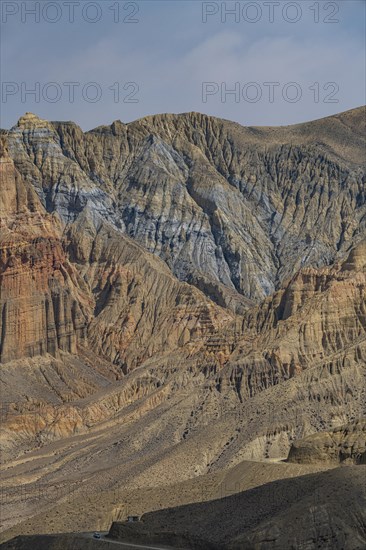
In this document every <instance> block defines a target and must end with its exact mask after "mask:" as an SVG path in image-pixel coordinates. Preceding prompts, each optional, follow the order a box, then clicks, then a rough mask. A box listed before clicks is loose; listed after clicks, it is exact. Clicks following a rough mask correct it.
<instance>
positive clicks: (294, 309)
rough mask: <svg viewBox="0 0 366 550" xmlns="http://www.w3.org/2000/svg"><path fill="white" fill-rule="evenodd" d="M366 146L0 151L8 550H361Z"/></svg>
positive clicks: (364, 142) (276, 135)
mask: <svg viewBox="0 0 366 550" xmlns="http://www.w3.org/2000/svg"><path fill="white" fill-rule="evenodd" d="M365 130H366V111H365V108H363V107H362V108H359V109H354V110H352V111H348V112H346V113H342V114H340V115H336V116H333V117H329V118H326V119H322V120H318V121H314V122H310V123H306V124H299V125H296V126H289V127H279V128H271V127H261V128H249V127H248V128H247V127H242V126H240V125H238V124H235V123H232V122H229V121H225V120H220V119H215V118H213V117H208V116H205V115H201V114H199V113H188V114H182V115H156V116H153V117H147V118H144V119H141V120H138V121H136V122H133V123H130V124H123V123H122V122H120V121H116V122H114V123H113V124H112V125H111V126H103V127H99V128H97V129H95V130H92V131H90V132H86V133H83V132H82V130H81V129H80V128H79V127H78V126H77V125H75V124H74V123H72V122H48V121H44V120H42V119H40V118H38V117H37V116H36V115H33V114H30V113H27V114H26V115H24V116H23V117H22V118H21V119H20V120H19V121H18V123H17V124H16V125H15V126H14V127H13V128H12V129H10V130H2V131H1V136H0V137H1V147H0V153H1V158H0V171H1V172H0V176H1V184H0V310H1V315H0V338H1V340H0V361H1V380H0V383H1V386H0V391H1V420H2V422H1V470H2V474H1V490H2V506H1V526H0V527H1V533H0V541H1V542H2V543H3V544H1V547H4V548H9V549H10V548H12V549H23V548H40V549H41V550H42V549H43V548H54V549H57V550H58V549H61V548H62V549H66V550H67V549H68V548H70V549H71V548H80V550H82V549H84V548H85V549H88V548H96V547H97V545H98V544H99V545H100V544H102V545H104V546H105V547H106V548H107V547H108V548H109V547H111V548H112V547H114V546H116V545H117V543H118V541H119V542H123V541H128V542H131V544H132V543H134V544H140V545H145V546H146V547H148V546H155V547H156V546H158V547H160V546H161V547H162V548H164V547H168V548H169V547H171V548H197V549H199V548H202V549H204V548H207V549H209V548H212V549H218V548H225V549H228V550H229V549H231V550H234V549H236V550H239V549H257V548H258V549H262V550H267V549H268V550H270V549H272V550H273V549H275V550H286V549H287V548H288V549H295V550H296V549H299V550H312V549H315V548H325V549H329V550H331V549H333V548H335V549H339V550H356V549H359V550H362V549H364V548H365V547H366V527H365V526H366V516H365V510H366V463H365V456H366V454H365V453H366V332H365V330H366V298H365V287H366V185H365V184H366V155H365V153H366V138H365ZM345 510H347V512H345ZM128 515H138V516H143V518H142V521H141V522H138V523H136V524H133V525H129V524H126V523H123V522H124V521H125V520H126V518H127V516H128ZM112 523H113V525H112ZM111 525H112V527H111ZM109 529H111V530H110V532H109V535H108V536H107V537H105V538H103V541H101V542H98V541H96V540H93V538H92V535H89V534H90V533H92V532H93V531H95V530H100V531H103V532H107V531H109ZM54 534H57V536H53V535H54ZM40 535H42V536H40ZM51 535H52V536H51ZM29 536H30V537H31V538H27V537H29ZM15 537H17V538H16V539H15ZM32 537H33V538H32ZM108 539H109V541H110V542H109V543H107V540H108ZM112 540H113V541H114V542H112ZM120 546H121V545H120Z"/></svg>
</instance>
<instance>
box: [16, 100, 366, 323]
mask: <svg viewBox="0 0 366 550" xmlns="http://www.w3.org/2000/svg"><path fill="white" fill-rule="evenodd" d="M363 126H364V116H363V109H356V110H354V111H349V112H348V113H344V114H342V115H339V116H336V117H330V118H328V119H324V120H321V121H315V122H313V123H307V124H303V125H298V126H291V127H283V128H245V127H242V126H239V125H238V124H234V123H231V122H228V121H223V120H220V119H215V118H212V117H208V116H205V115H200V114H198V113H189V114H184V115H159V116H154V117H147V118H145V119H142V120H140V121H137V122H134V123H130V124H123V123H121V122H119V121H116V122H114V123H113V124H112V125H111V126H103V127H100V128H97V129H95V130H92V131H90V132H87V133H83V132H82V130H81V129H80V128H79V127H78V126H77V125H75V124H73V123H71V122H68V123H61V122H53V123H49V122H45V121H42V120H40V119H38V118H37V117H35V116H34V115H31V114H27V115H25V116H24V117H22V118H21V119H20V120H19V122H18V124H17V125H16V126H15V127H14V128H12V130H11V131H10V132H9V133H8V141H9V148H10V152H11V156H12V157H13V158H14V161H15V164H16V166H17V168H18V169H19V170H20V172H21V174H22V176H23V178H25V179H26V180H27V181H29V182H30V183H31V184H32V185H33V187H34V189H35V190H36V191H37V193H38V195H39V197H40V199H41V201H42V203H43V205H44V207H45V208H46V209H47V210H48V211H49V212H58V213H59V214H60V216H61V218H62V219H63V220H64V222H65V223H68V222H73V221H75V220H76V218H77V216H78V215H79V214H80V213H81V212H82V211H83V210H84V209H85V208H87V209H88V211H89V212H90V216H91V217H92V218H93V220H94V222H95V223H97V222H98V220H100V219H103V220H106V221H108V223H109V224H111V225H113V227H114V228H116V229H117V230H118V231H121V232H123V233H124V234H127V235H128V236H130V237H132V238H133V239H134V240H135V241H137V242H138V243H139V244H140V245H142V246H143V247H144V248H145V249H146V250H148V251H149V252H152V253H154V254H155V255H158V256H159V257H160V258H162V259H163V260H164V261H165V262H166V263H167V265H168V266H169V267H170V269H171V271H172V273H173V274H174V275H175V276H176V277H178V279H180V280H183V281H187V282H189V283H191V284H193V285H195V286H197V287H198V288H199V289H201V290H202V291H203V292H204V293H205V294H206V295H207V296H209V297H210V298H212V299H214V300H215V301H216V303H218V304H219V305H223V306H228V307H230V309H232V310H233V311H236V312H239V313H243V311H244V310H245V309H246V308H247V306H248V300H251V301H255V302H258V301H260V300H262V299H263V298H264V297H266V296H268V295H270V294H271V293H273V291H274V290H275V289H276V288H279V287H280V286H281V285H282V284H283V282H284V281H285V280H286V279H287V278H288V277H290V276H292V275H293V274H294V273H295V272H296V271H297V270H298V269H299V268H301V267H305V266H313V267H316V266H321V265H327V264H330V263H332V262H333V261H334V259H336V258H337V257H338V256H341V255H342V254H344V253H345V252H346V251H347V250H349V249H350V248H351V247H352V245H353V244H354V243H355V242H357V241H358V240H359V239H360V238H361V236H362V235H363V234H364V231H365V219H366V218H365V191H364V183H365V181H364V178H365V170H364V168H365V166H364V160H363V157H364V155H363V152H364V144H365V139H364V132H363Z"/></svg>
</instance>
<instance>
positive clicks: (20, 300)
mask: <svg viewBox="0 0 366 550" xmlns="http://www.w3.org/2000/svg"><path fill="white" fill-rule="evenodd" d="M0 177H1V192H0V217H1V239H0V289H1V294H0V309H1V319H0V333H1V343H0V361H1V362H7V361H10V360H12V359H19V358H22V357H33V356H36V355H43V354H45V353H51V354H53V355H57V353H58V351H59V350H63V351H67V352H70V353H76V351H77V340H78V339H80V341H83V339H84V338H85V331H86V318H85V315H84V314H83V307H82V304H83V296H82V294H81V293H80V292H79V289H78V288H77V280H76V274H75V272H73V270H72V268H71V266H70V264H69V263H68V261H67V258H66V256H65V254H64V251H63V249H62V244H61V242H60V239H59V231H60V222H59V220H58V219H57V217H53V216H51V215H48V214H47V213H46V212H45V211H44V209H43V206H42V205H41V203H40V201H39V199H38V197H37V195H36V194H35V192H34V190H33V189H32V187H30V185H29V184H28V183H26V182H24V181H23V179H22V178H21V176H20V174H19V173H18V172H17V170H16V169H15V167H14V163H13V161H12V159H11V158H10V157H9V155H8V152H7V146H6V143H5V141H2V146H1V159H0ZM84 299H85V298H84Z"/></svg>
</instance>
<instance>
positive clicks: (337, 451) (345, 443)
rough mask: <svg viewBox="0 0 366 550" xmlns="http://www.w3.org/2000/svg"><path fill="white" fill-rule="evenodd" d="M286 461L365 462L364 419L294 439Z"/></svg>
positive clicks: (365, 434)
mask: <svg viewBox="0 0 366 550" xmlns="http://www.w3.org/2000/svg"><path fill="white" fill-rule="evenodd" d="M288 461H289V462H297V463H300V464H311V463H316V462H331V463H335V464H340V463H346V464H349V463H351V464H352V463H353V464H366V420H365V419H361V420H359V421H357V422H354V423H353V424H348V425H347V426H339V427H337V428H334V429H333V430H329V431H326V432H319V433H317V434H313V435H310V436H308V437H306V438H304V439H300V440H298V441H295V442H294V443H293V444H292V446H291V449H290V453H289V456H288Z"/></svg>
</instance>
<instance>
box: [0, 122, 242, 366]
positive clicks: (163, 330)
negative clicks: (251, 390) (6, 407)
mask: <svg viewBox="0 0 366 550" xmlns="http://www.w3.org/2000/svg"><path fill="white" fill-rule="evenodd" d="M44 124H45V123H44V121H40V120H39V119H34V118H33V117H29V116H27V117H25V118H24V119H21V121H20V125H21V126H22V129H23V131H24V132H32V135H37V136H38V137H37V139H39V140H40V141H39V146H40V149H39V150H38V152H37V153H36V156H37V155H38V156H39V155H41V154H43V153H42V151H43V150H44V149H47V148H48V147H51V149H52V146H50V144H49V129H47V128H46V129H45V128H44V127H43V126H44ZM44 135H46V138H44ZM44 140H46V141H44ZM37 158H38V157H37ZM43 161H44V159H43V160H41V159H39V162H40V163H42V162H43ZM37 162H38V161H37ZM44 162H45V163H46V161H44ZM51 164H52V163H51ZM0 169H1V181H2V186H1V192H0V200H1V203H0V206H1V224H2V225H1V251H0V288H1V320H0V331H1V335H2V336H1V348H0V350H1V351H0V360H1V361H2V362H4V363H5V362H7V361H10V360H13V359H20V358H22V357H34V356H36V355H45V354H47V353H49V354H51V355H53V356H57V354H58V352H59V351H60V350H62V351H66V352H69V353H73V354H77V352H78V347H79V348H80V347H85V346H87V347H89V348H90V349H92V350H94V352H95V353H96V354H97V355H99V356H101V357H102V358H104V359H106V360H108V361H110V362H111V363H112V364H116V365H118V366H119V367H120V368H121V369H122V370H123V372H125V373H126V372H127V370H129V369H130V368H133V367H135V366H138V365H139V364H141V362H142V361H143V360H144V359H147V358H148V357H150V356H152V355H153V354H154V353H158V352H166V351H171V350H173V349H176V348H179V347H181V346H183V345H185V344H186V343H187V342H189V341H190V340H192V339H193V338H194V336H195V335H197V334H200V332H207V333H210V332H213V331H215V330H217V329H218V328H219V327H220V326H222V325H223V324H225V323H227V322H229V321H231V319H232V315H231V314H230V313H227V312H225V311H224V310H222V309H221V308H219V307H217V306H215V305H214V304H213V303H212V302H210V300H208V299H207V298H206V297H205V296H204V294H202V293H201V292H200V291H199V290H196V289H195V288H194V287H192V286H190V285H188V284H185V283H180V282H179V281H178V280H177V279H176V278H175V277H173V275H172V274H171V271H170V270H169V268H168V267H167V266H166V264H164V262H162V261H161V260H159V259H158V258H156V257H155V256H153V255H151V254H149V253H148V252H146V250H144V249H143V248H141V247H140V246H139V245H138V244H135V243H133V242H132V241H131V240H130V239H129V238H128V237H126V236H124V235H121V234H120V233H118V232H117V230H116V227H115V226H114V225H113V223H112V224H111V223H109V222H108V221H106V220H104V217H103V216H102V214H101V213H100V212H96V211H95V209H94V203H92V204H90V203H89V202H88V200H87V202H86V203H85V204H84V206H83V209H82V211H81V212H79V214H78V216H77V212H75V211H74V210H73V209H72V217H73V219H74V218H75V221H74V222H73V223H70V224H68V226H67V227H66V226H65V223H64V220H62V218H61V219H60V218H59V215H58V213H52V214H49V213H47V211H46V209H45V207H44V205H43V204H42V202H41V199H40V198H39V196H38V195H40V196H41V197H42V192H41V190H40V188H39V187H37V186H35V187H33V184H34V182H33V180H32V182H33V183H30V180H29V179H26V178H27V176H29V174H28V172H27V170H25V173H26V176H25V178H24V179H23V178H22V176H21V175H20V174H19V172H18V171H17V169H16V168H15V166H14V163H13V160H12V159H11V158H10V157H9V155H8V150H7V144H6V141H5V139H3V141H2V157H1V165H0ZM74 176H75V177H77V174H76V175H74ZM50 177H51V175H50ZM57 177H59V176H58V175H57ZM34 189H36V191H37V192H35V190H34ZM37 193H38V194H37ZM95 200H96V201H97V198H96V199H95ZM46 202H47V201H46ZM68 208H71V206H70V205H69V206H68Z"/></svg>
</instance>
